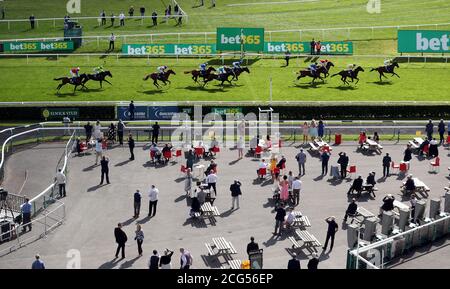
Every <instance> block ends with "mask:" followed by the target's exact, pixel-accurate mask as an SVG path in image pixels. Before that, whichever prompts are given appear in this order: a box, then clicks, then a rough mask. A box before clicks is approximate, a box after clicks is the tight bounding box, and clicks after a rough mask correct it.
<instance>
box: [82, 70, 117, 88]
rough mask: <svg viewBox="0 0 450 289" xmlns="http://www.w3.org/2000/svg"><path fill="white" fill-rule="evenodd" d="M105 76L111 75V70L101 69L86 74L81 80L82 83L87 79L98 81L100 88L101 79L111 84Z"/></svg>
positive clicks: (101, 86)
mask: <svg viewBox="0 0 450 289" xmlns="http://www.w3.org/2000/svg"><path fill="white" fill-rule="evenodd" d="M107 76H109V77H112V74H111V72H109V70H106V71H102V72H99V73H97V74H88V75H87V78H86V79H84V80H83V84H86V82H88V81H89V80H94V81H100V88H103V85H102V82H103V81H104V82H107V83H109V84H111V82H109V81H108V80H106V79H105V77H107ZM111 85H112V84H111Z"/></svg>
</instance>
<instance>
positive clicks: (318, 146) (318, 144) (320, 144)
mask: <svg viewBox="0 0 450 289" xmlns="http://www.w3.org/2000/svg"><path fill="white" fill-rule="evenodd" d="M309 146H310V148H309V149H310V150H312V151H321V150H322V149H323V148H324V147H328V149H329V151H331V150H332V148H331V147H330V146H329V145H328V143H326V142H325V141H323V140H317V139H316V140H314V141H312V142H310V143H309Z"/></svg>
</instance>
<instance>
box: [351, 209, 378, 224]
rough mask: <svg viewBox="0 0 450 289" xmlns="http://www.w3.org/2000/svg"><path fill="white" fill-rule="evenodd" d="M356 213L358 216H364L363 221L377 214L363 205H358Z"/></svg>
mask: <svg viewBox="0 0 450 289" xmlns="http://www.w3.org/2000/svg"><path fill="white" fill-rule="evenodd" d="M356 213H357V216H361V217H363V222H364V221H365V220H366V219H368V218H372V217H375V214H373V213H372V212H370V211H369V210H367V209H366V208H364V207H361V206H358V209H357V210H356Z"/></svg>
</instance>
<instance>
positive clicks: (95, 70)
mask: <svg viewBox="0 0 450 289" xmlns="http://www.w3.org/2000/svg"><path fill="white" fill-rule="evenodd" d="M104 71H105V70H104V69H103V66H101V65H100V66H97V67H95V68H94V75H95V76H97V74H99V73H100V72H104Z"/></svg>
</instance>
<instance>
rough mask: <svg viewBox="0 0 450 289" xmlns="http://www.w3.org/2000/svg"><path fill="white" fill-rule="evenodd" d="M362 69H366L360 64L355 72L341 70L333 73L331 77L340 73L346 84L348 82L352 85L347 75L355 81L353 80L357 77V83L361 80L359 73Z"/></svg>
mask: <svg viewBox="0 0 450 289" xmlns="http://www.w3.org/2000/svg"><path fill="white" fill-rule="evenodd" d="M360 71H361V72H364V69H363V68H362V67H361V66H358V67H356V68H355V70H353V73H352V72H351V71H347V70H341V71H340V72H339V73H336V74H333V75H332V76H331V77H335V76H336V75H340V76H341V80H342V82H344V84H348V85H350V83H349V82H348V81H347V77H350V78H351V79H352V82H353V80H355V79H356V83H355V84H358V82H359V78H358V73H359V72H360Z"/></svg>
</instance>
